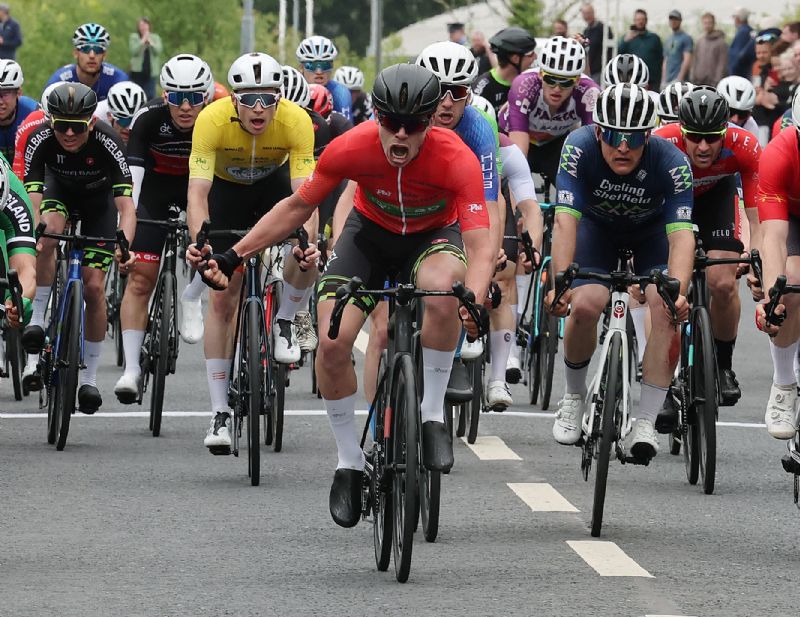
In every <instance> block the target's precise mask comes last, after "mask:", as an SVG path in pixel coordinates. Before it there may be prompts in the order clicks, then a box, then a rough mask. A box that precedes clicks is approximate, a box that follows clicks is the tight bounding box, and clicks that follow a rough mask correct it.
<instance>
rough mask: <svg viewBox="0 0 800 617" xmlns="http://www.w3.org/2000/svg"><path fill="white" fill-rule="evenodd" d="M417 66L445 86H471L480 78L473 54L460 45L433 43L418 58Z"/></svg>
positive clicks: (448, 42) (445, 42)
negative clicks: (431, 74) (426, 70)
mask: <svg viewBox="0 0 800 617" xmlns="http://www.w3.org/2000/svg"><path fill="white" fill-rule="evenodd" d="M417 64H418V65H419V66H423V67H425V68H426V69H428V70H429V71H430V72H431V73H433V74H434V75H436V77H438V78H439V82H440V83H441V84H442V85H444V86H471V85H472V82H473V81H475V78H476V77H477V76H478V63H477V62H476V61H475V56H473V55H472V52H471V51H470V50H469V49H468V48H466V47H464V46H463V45H459V44H458V43H453V42H452V41H441V42H439V43H432V44H431V45H428V46H427V47H426V48H425V49H423V50H422V53H420V55H419V56H418V57H417Z"/></svg>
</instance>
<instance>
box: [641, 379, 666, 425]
mask: <svg viewBox="0 0 800 617" xmlns="http://www.w3.org/2000/svg"><path fill="white" fill-rule="evenodd" d="M666 398H667V388H659V387H658V386H654V385H652V384H649V383H644V382H642V396H641V397H640V398H639V413H638V414H637V416H636V419H637V420H650V422H655V421H656V416H658V414H659V412H660V411H661V408H662V407H663V406H664V400H665V399H666Z"/></svg>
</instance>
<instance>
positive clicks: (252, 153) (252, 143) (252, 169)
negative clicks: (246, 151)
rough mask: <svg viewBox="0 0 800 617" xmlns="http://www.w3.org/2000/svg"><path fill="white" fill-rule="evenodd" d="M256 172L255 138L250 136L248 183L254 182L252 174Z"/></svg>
mask: <svg viewBox="0 0 800 617" xmlns="http://www.w3.org/2000/svg"><path fill="white" fill-rule="evenodd" d="M255 172H256V138H255V136H252V137H251V139H250V184H255V181H256V180H255V176H253V174H254V173H255Z"/></svg>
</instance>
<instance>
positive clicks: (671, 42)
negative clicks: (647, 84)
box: [664, 10, 694, 85]
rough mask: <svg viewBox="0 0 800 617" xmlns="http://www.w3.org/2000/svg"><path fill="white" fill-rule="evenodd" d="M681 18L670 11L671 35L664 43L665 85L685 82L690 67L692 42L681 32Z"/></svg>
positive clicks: (690, 38) (676, 12) (678, 12)
mask: <svg viewBox="0 0 800 617" xmlns="http://www.w3.org/2000/svg"><path fill="white" fill-rule="evenodd" d="M682 23H683V16H682V15H681V12H680V11H675V10H673V11H670V14H669V27H670V28H672V34H670V35H669V37H667V40H666V41H665V42H664V81H665V82H666V85H668V84H671V83H672V82H675V81H686V80H687V79H688V76H689V67H690V66H691V65H692V52H693V51H694V41H693V40H692V37H690V36H689V35H688V34H686V33H685V32H684V31H683V30H681V24H682Z"/></svg>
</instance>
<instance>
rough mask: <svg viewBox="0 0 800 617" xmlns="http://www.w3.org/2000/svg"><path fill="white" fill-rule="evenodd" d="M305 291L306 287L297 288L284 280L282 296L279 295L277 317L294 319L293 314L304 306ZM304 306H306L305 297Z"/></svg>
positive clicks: (288, 319) (287, 319)
mask: <svg viewBox="0 0 800 617" xmlns="http://www.w3.org/2000/svg"><path fill="white" fill-rule="evenodd" d="M306 291H307V290H306V289H298V288H297V287H294V286H292V285H290V284H289V283H287V282H286V281H284V282H283V296H282V297H281V305H280V306H279V307H278V314H277V315H276V317H277V319H285V320H286V321H294V316H295V314H296V313H297V311H298V310H300V309H301V308H303V306H304V305H303V298H305V297H306ZM305 306H308V300H307V299H306V303H305Z"/></svg>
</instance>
